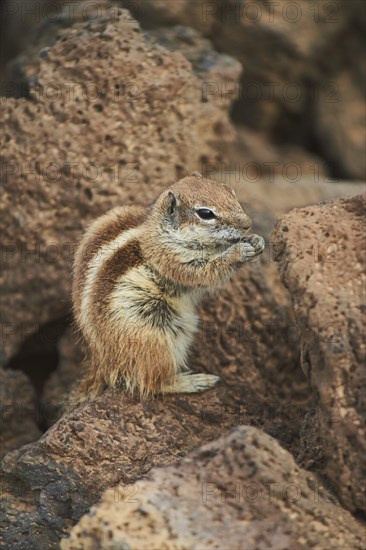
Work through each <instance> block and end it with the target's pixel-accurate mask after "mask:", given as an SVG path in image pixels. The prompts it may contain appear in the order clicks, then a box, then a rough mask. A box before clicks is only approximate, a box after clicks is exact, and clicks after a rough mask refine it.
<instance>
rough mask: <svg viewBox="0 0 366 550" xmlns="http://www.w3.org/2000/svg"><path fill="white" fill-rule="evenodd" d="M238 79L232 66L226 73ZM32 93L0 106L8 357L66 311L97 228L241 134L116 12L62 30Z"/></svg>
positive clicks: (182, 62)
mask: <svg viewBox="0 0 366 550" xmlns="http://www.w3.org/2000/svg"><path fill="white" fill-rule="evenodd" d="M216 59H217V63H219V62H220V61H219V59H220V58H219V57H217V56H216ZM225 59H227V58H225ZM225 63H226V61H225ZM225 66H227V63H226V65H225ZM239 72H240V66H239V64H238V63H237V62H233V63H232V64H231V66H230V68H229V69H227V70H226V73H225V74H226V77H228V74H229V73H230V78H231V79H232V80H235V78H236V77H238V76H239ZM30 86H31V88H30V91H29V94H28V95H29V97H28V99H25V98H20V99H14V98H7V99H6V100H5V101H4V102H3V103H2V105H1V111H2V115H1V116H2V132H1V138H2V155H3V160H2V168H1V173H2V179H3V190H4V191H3V200H2V214H1V215H2V218H1V219H2V222H1V224H2V237H3V246H4V249H3V251H4V259H5V265H4V269H3V273H2V280H1V283H2V290H3V292H2V298H3V304H2V314H3V322H4V323H5V325H4V326H5V329H6V330H5V332H6V334H5V336H4V339H3V342H2V346H3V353H4V360H7V359H8V358H9V357H11V356H12V355H13V354H14V353H15V352H16V351H17V349H18V348H19V346H20V344H21V343H22V341H23V335H24V334H25V333H27V334H29V332H30V329H31V328H32V327H33V328H34V331H37V330H39V328H40V326H42V324H44V323H46V322H48V321H51V320H55V319H59V318H61V317H63V316H64V315H66V314H67V313H68V311H69V308H70V303H69V296H70V273H71V262H72V256H73V252H74V248H75V246H76V244H77V241H78V240H79V238H80V235H81V233H82V231H83V229H84V228H85V225H86V224H87V223H88V222H89V221H90V220H92V219H93V218H95V217H96V216H98V215H99V214H101V213H102V212H104V211H106V210H107V209H109V208H110V207H112V206H116V205H117V204H125V203H130V202H143V203H148V202H149V201H151V200H153V199H154V198H155V197H156V195H157V193H158V192H159V191H160V190H161V189H162V188H163V187H165V186H166V185H167V184H169V183H170V182H172V181H175V180H176V179H178V178H179V177H180V176H182V175H183V174H187V173H192V172H193V171H194V170H197V169H198V170H199V169H200V168H201V164H202V161H203V160H205V161H210V160H211V161H212V162H217V161H218V160H219V159H220V158H221V157H220V154H219V153H218V152H217V149H216V148H215V142H217V141H218V140H220V142H223V141H224V142H225V141H230V140H231V139H232V138H233V136H234V131H233V128H232V127H231V125H230V123H229V121H228V114H227V111H228V108H229V105H224V106H223V105H222V104H221V102H218V101H208V102H206V103H202V101H201V88H202V80H201V79H200V78H198V77H197V76H195V75H194V74H193V72H192V68H191V65H190V63H189V62H188V61H187V60H186V59H185V58H184V57H183V56H182V55H181V54H179V53H170V52H168V51H167V50H166V49H164V48H163V47H161V46H159V45H158V44H156V43H154V41H153V40H152V39H151V37H149V36H147V35H144V34H143V33H142V32H141V31H140V29H139V26H138V24H137V23H136V22H135V21H134V20H133V18H132V17H131V16H130V14H129V13H128V12H127V11H123V10H118V9H117V8H112V9H111V10H109V11H107V13H105V14H104V15H102V16H100V17H99V18H96V19H94V20H92V21H88V22H83V21H81V22H80V21H79V22H76V23H75V24H74V25H73V26H72V27H70V28H68V29H66V30H64V31H62V32H61V31H60V33H59V39H58V40H57V42H56V43H55V44H54V45H53V46H52V47H50V48H48V49H47V48H46V49H43V50H42V51H41V53H40V60H39V66H38V68H37V73H36V75H35V77H34V79H33V81H32V82H31V83H30Z"/></svg>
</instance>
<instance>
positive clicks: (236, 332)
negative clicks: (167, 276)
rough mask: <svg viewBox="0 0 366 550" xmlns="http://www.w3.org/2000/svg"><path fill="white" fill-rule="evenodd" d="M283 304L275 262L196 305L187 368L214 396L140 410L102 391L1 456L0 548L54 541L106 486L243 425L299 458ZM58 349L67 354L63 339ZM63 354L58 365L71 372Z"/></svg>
mask: <svg viewBox="0 0 366 550" xmlns="http://www.w3.org/2000/svg"><path fill="white" fill-rule="evenodd" d="M289 305H290V304H289V297H288V295H287V293H286V291H285V290H284V289H283V287H282V286H281V285H280V283H279V275H278V272H277V269H276V266H275V264H274V263H273V262H269V261H268V259H266V257H263V258H262V259H257V260H256V261H254V262H252V263H250V264H248V265H247V266H246V267H245V268H243V269H242V270H241V271H240V275H239V277H238V278H237V279H235V280H234V281H233V282H232V283H231V284H230V285H228V287H226V288H225V289H222V290H221V292H220V293H219V294H218V295H217V296H215V297H210V298H209V299H207V300H206V302H205V303H204V304H202V307H201V318H202V321H201V328H200V331H199V333H198V334H197V339H196V342H195V346H194V348H193V350H192V353H191V357H190V364H191V366H192V368H194V369H196V370H197V371H198V372H204V371H206V372H212V373H217V374H219V375H220V377H221V379H222V381H221V383H220V384H219V385H218V386H217V387H216V388H215V389H214V390H212V391H209V392H205V393H203V394H200V395H188V394H186V395H183V394H182V395H176V396H164V397H163V398H161V399H156V400H151V401H146V402H144V403H139V402H138V401H137V400H133V399H131V398H128V397H126V396H125V395H124V394H121V393H116V394H113V393H110V392H109V393H108V392H107V393H106V394H104V395H103V396H101V397H100V398H99V399H98V400H96V401H94V402H93V403H90V404H87V405H84V406H82V407H80V408H78V409H76V410H75V411H73V412H71V413H69V414H68V415H66V416H64V417H62V418H61V419H60V420H58V421H57V422H56V423H55V424H54V425H53V426H52V427H51V428H50V429H49V430H48V431H47V432H46V434H45V435H44V436H43V437H42V438H41V439H40V440H39V441H38V442H37V443H36V444H34V445H31V446H26V447H23V448H22V449H20V450H17V451H14V452H12V453H8V454H7V455H6V456H5V458H4V461H3V485H4V487H5V489H6V491H5V496H4V503H5V506H6V512H5V513H4V516H3V525H4V533H5V534H4V537H5V539H4V541H5V542H6V544H7V545H8V546H10V547H13V546H16V543H18V541H19V537H20V534H21V533H24V532H25V531H27V529H28V528H29V526H30V525H33V526H34V525H36V529H35V530H36V532H37V533H38V534H39V536H40V537H41V536H42V537H44V538H45V540H47V541H48V544H49V545H51V543H52V544H56V542H55V541H57V540H58V539H59V538H60V537H61V536H65V534H67V533H68V531H69V530H70V528H71V526H72V525H73V524H75V523H76V522H77V521H78V519H79V518H80V517H81V515H82V514H84V513H85V512H86V511H87V510H88V509H89V508H90V506H91V505H92V504H95V503H96V502H97V501H98V500H99V499H100V497H101V495H102V493H103V491H104V490H105V489H106V488H107V487H111V486H115V485H116V484H117V483H119V482H121V481H122V482H123V483H125V484H126V483H127V484H133V483H135V482H136V481H137V480H138V479H141V478H142V477H143V476H145V475H146V474H147V473H148V472H149V470H150V469H151V468H152V467H153V466H156V465H167V464H171V463H172V462H175V461H176V460H177V459H179V458H180V457H182V456H184V455H185V454H187V453H188V452H190V451H192V450H193V449H195V448H197V447H198V446H200V445H201V444H203V443H206V442H208V441H211V440H214V439H216V438H217V437H219V436H220V435H221V434H222V433H224V432H225V431H226V430H227V429H229V428H231V427H233V426H235V425H237V424H239V423H242V422H244V423H248V424H253V425H255V426H258V427H261V428H263V429H264V430H265V431H266V432H268V433H270V434H271V435H273V436H275V437H276V438H278V440H279V441H281V443H282V445H283V446H285V447H286V448H288V449H289V450H291V452H292V453H293V454H294V455H297V454H298V453H299V452H300V447H299V438H298V434H299V430H300V426H301V423H302V419H303V416H304V414H305V411H306V410H307V405H308V397H309V391H308V386H307V383H306V380H305V376H304V375H303V373H302V371H301V369H300V367H299V365H298V358H299V348H298V339H297V338H296V337H295V339H294V338H293V321H292V320H291V319H290V313H289ZM295 336H296V335H295ZM62 350H63V353H64V355H65V356H66V354H67V353H68V352H67V345H66V344H65V341H64V342H63V344H62ZM69 357H70V359H68V360H65V361H64V363H63V364H64V366H65V368H66V366H67V365H69V366H70V365H75V367H74V369H75V371H76V370H79V368H80V366H79V365H78V364H77V361H75V360H74V359H72V354H71V356H70V355H69ZM68 361H69V362H68ZM66 370H67V369H66ZM71 370H72V369H71ZM75 371H74V372H75ZM65 372H66V371H65ZM65 372H64V373H59V380H64V379H65V378H63V376H65ZM50 384H52V382H51V381H50ZM55 387H56V386H54V388H55ZM57 387H59V388H61V384H60V385H59V386H57ZM56 394H57V395H59V394H58V391H56ZM19 484H20V485H21V486H23V485H25V486H26V487H27V491H26V494H25V496H24V497H23V499H16V498H15V496H14V495H15V494H17V493H16V487H17V486H18V485H19ZM25 510H26V511H25ZM45 510H47V513H46V512H45ZM52 541H53V542H52ZM27 544H28V546H27V545H25V546H24V549H25V548H26V549H27V550H29V549H31V548H35V549H36V548H38V547H37V544H38V541H35V542H34V543H33V542H32V544H33V546H32V544H30V543H29V541H28V543H27ZM50 547H51V548H52V545H51V546H50ZM20 548H22V547H20Z"/></svg>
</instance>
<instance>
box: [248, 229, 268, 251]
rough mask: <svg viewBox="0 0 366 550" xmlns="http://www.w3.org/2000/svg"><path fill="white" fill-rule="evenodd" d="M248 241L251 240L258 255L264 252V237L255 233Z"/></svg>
mask: <svg viewBox="0 0 366 550" xmlns="http://www.w3.org/2000/svg"><path fill="white" fill-rule="evenodd" d="M248 240H249V242H250V244H251V245H252V247H253V248H254V250H255V253H256V255H257V254H260V253H261V252H263V250H264V247H265V241H264V239H263V237H261V236H260V235H256V234H255V233H253V235H250V237H248Z"/></svg>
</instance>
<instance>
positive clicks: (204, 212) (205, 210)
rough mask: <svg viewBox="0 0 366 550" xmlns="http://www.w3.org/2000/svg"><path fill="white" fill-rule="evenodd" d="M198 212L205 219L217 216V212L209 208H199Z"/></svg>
mask: <svg viewBox="0 0 366 550" xmlns="http://www.w3.org/2000/svg"><path fill="white" fill-rule="evenodd" d="M196 212H197V214H198V215H199V217H200V218H202V219H203V220H213V219H214V218H216V214H215V213H214V212H212V210H209V209H208V208H198V209H197V211H196Z"/></svg>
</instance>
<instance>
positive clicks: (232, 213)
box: [152, 173, 252, 248]
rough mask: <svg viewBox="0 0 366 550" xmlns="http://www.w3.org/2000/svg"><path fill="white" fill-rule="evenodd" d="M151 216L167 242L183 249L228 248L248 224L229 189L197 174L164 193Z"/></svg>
mask: <svg viewBox="0 0 366 550" xmlns="http://www.w3.org/2000/svg"><path fill="white" fill-rule="evenodd" d="M152 215H153V217H154V218H155V220H157V219H158V220H159V222H160V230H161V231H162V232H163V234H165V235H166V237H167V238H169V240H171V241H172V242H173V241H175V242H177V243H179V244H180V245H181V246H183V247H186V248H206V247H208V248H215V247H225V246H231V245H232V244H234V243H236V242H239V241H240V240H241V239H242V238H243V237H245V235H246V233H247V230H248V229H249V228H250V227H251V225H252V221H251V219H250V218H249V217H248V216H247V214H246V213H245V212H244V210H243V209H242V207H241V205H240V204H239V201H238V200H237V198H236V196H235V192H234V190H233V189H232V188H231V187H229V186H228V185H223V184H221V183H218V182H216V181H212V180H208V179H206V178H204V177H202V176H201V175H200V174H198V173H195V174H194V175H193V176H190V177H186V178H184V179H182V180H180V181H178V182H177V183H174V184H173V185H171V186H170V187H169V188H168V189H167V190H166V191H164V192H163V193H162V194H161V195H160V196H159V197H158V199H157V201H156V202H155V204H154V206H153V209H152Z"/></svg>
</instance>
